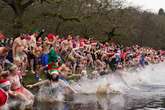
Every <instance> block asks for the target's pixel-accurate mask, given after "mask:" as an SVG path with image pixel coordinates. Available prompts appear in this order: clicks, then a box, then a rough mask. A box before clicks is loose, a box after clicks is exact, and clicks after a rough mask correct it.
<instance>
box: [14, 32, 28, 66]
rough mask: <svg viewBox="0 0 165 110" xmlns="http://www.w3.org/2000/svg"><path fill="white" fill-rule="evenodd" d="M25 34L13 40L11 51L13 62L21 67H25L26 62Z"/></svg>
mask: <svg viewBox="0 0 165 110" xmlns="http://www.w3.org/2000/svg"><path fill="white" fill-rule="evenodd" d="M25 37H26V36H25V35H21V36H20V37H17V38H16V39H15V40H14V42H13V47H12V52H13V59H14V63H15V64H16V65H17V66H18V67H20V68H21V69H25V65H26V63H27V55H26V54H25V51H26V50H27V41H26V39H25Z"/></svg>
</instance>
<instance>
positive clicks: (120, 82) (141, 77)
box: [72, 63, 165, 94]
mask: <svg viewBox="0 0 165 110" xmlns="http://www.w3.org/2000/svg"><path fill="white" fill-rule="evenodd" d="M164 67H165V63H160V64H154V65H149V66H146V67H145V68H137V69H134V70H127V71H126V70H123V71H117V72H115V73H113V74H109V75H105V76H101V77H99V78H97V79H92V80H91V79H86V80H80V81H79V82H76V83H74V84H72V86H73V88H74V89H76V90H77V91H78V92H79V93H84V94H95V93H97V91H98V90H100V89H104V88H107V90H106V92H107V93H110V92H112V91H111V90H115V91H120V92H121V93H125V92H126V91H127V92H128V91H129V90H142V89H143V88H142V87H144V86H148V87H149V86H151V85H152V87H153V86H157V87H160V86H164V87H165V79H164V78H165V68H164Z"/></svg>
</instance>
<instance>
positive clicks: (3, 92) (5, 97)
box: [0, 88, 8, 107]
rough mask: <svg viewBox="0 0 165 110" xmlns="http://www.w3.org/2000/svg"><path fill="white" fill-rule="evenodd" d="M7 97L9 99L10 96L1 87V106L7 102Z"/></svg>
mask: <svg viewBox="0 0 165 110" xmlns="http://www.w3.org/2000/svg"><path fill="white" fill-rule="evenodd" d="M7 99H8V96H7V94H6V92H5V91H4V90H3V89H1V88H0V107H1V106H3V105H5V104H6V102H7Z"/></svg>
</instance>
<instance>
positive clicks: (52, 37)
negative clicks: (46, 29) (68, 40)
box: [47, 33, 55, 40]
mask: <svg viewBox="0 0 165 110" xmlns="http://www.w3.org/2000/svg"><path fill="white" fill-rule="evenodd" d="M54 37H55V35H54V34H51V33H50V34H48V36H47V38H48V39H49V40H53V39H54Z"/></svg>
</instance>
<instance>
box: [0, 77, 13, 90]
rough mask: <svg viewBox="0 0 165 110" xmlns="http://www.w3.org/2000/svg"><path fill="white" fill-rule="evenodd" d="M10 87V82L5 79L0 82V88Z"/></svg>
mask: <svg viewBox="0 0 165 110" xmlns="http://www.w3.org/2000/svg"><path fill="white" fill-rule="evenodd" d="M9 85H11V83H10V81H8V80H5V79H2V80H0V88H3V87H6V86H9Z"/></svg>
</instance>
